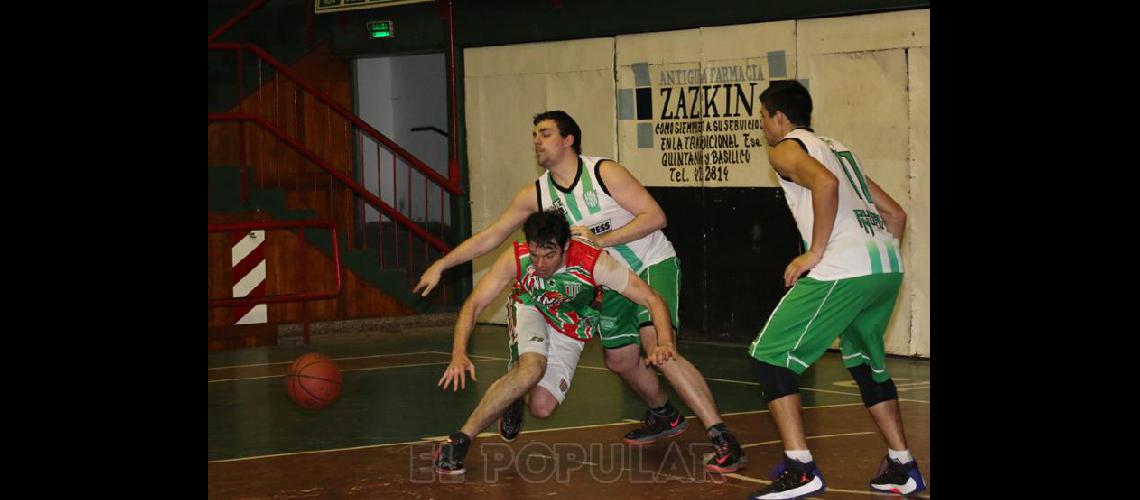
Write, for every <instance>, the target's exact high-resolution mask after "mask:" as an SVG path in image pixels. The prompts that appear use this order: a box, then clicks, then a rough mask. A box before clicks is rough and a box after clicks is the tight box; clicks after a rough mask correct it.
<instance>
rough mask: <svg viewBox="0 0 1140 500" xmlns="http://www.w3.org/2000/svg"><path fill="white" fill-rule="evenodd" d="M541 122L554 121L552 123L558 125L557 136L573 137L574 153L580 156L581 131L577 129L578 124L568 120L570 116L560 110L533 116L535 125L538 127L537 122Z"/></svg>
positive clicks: (570, 119)
mask: <svg viewBox="0 0 1140 500" xmlns="http://www.w3.org/2000/svg"><path fill="white" fill-rule="evenodd" d="M542 120H554V123H555V124H557V125H558V135H560V136H562V137H566V136H568V135H572V136H574V144H573V147H574V151H575V152H577V153H578V154H582V129H581V128H580V127H578V122H576V121H574V119H573V118H570V115H568V114H566V112H565V111H562V110H555V111H543V112H542V113H539V114H537V115H534V124H535V125H538V122H540V121H542Z"/></svg>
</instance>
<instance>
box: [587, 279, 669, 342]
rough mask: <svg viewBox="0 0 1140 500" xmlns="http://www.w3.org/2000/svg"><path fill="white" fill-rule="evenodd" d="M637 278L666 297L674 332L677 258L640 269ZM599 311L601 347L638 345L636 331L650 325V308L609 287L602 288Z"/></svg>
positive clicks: (651, 323) (638, 339)
mask: <svg viewBox="0 0 1140 500" xmlns="http://www.w3.org/2000/svg"><path fill="white" fill-rule="evenodd" d="M638 277H640V278H641V279H642V280H643V281H645V282H646V283H648V284H649V287H650V288H653V289H654V290H657V293H658V294H660V295H661V298H663V299H665V305H666V307H668V308H669V315H670V316H671V318H670V319H672V323H673V330H674V331H677V330H678V329H679V327H680V326H681V321H680V320H679V319H678V317H677V305H678V303H679V302H680V296H679V295H678V291H679V290H680V288H681V263H680V261H679V260H677V257H669V258H668V259H665V260H663V261H661V262H658V263H656V264H653V265H651V266H649V267H646V268H645V269H642V270H641V273H640V274H638ZM601 312H602V315H601V333H600V335H601V337H602V346H603V347H605V348H606V349H616V348H618V347H624V346H627V345H629V344H639V345H640V344H641V336H640V335H639V334H638V331H639V330H640V329H641V327H643V326H653V322H652V321H651V320H650V318H649V308H646V307H642V306H639V305H637V304H635V303H634V302H633V301H631V300H629V299H627V298H625V296H624V295H622V294H620V293H617V292H615V291H613V290H610V289H609V288H603V289H602V311H601Z"/></svg>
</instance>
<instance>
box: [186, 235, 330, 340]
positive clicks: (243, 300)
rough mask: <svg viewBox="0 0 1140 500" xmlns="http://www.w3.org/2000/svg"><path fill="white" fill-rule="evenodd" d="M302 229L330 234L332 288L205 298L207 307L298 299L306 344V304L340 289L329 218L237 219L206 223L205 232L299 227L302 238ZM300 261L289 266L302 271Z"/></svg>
mask: <svg viewBox="0 0 1140 500" xmlns="http://www.w3.org/2000/svg"><path fill="white" fill-rule="evenodd" d="M305 228H324V229H328V230H329V231H330V235H331V236H332V251H333V257H332V259H333V266H334V273H335V276H336V285H335V287H334V288H333V289H332V290H330V291H326V292H306V293H300V292H294V293H279V294H274V295H264V296H253V297H231V298H207V307H208V308H215V307H241V306H249V305H256V304H281V303H286V302H301V322H302V323H303V324H304V339H305V343H306V344H308V343H309V315H308V308H307V306H308V303H309V302H310V301H314V300H326V299H333V298H336V297H338V296H340V292H341V290H342V288H343V284H342V282H341V276H342V275H343V274H344V273H343V271H342V269H341V262H340V244H339V243H338V241H337V232H336V227H335V226H334V225H333V223H332V222H330V221H322V220H307V221H265V222H237V223H228V224H208V225H207V230H206V234H210V233H221V232H225V233H230V232H244V231H255V230H262V229H264V230H283V229H300V230H301V234H300V237H301V239H302V241H303V240H304V236H305V232H304V231H305ZM305 267H306V266H305V265H304V261H302V262H301V264H300V265H296V266H289V268H290V269H298V270H300V271H301V272H304V269H305Z"/></svg>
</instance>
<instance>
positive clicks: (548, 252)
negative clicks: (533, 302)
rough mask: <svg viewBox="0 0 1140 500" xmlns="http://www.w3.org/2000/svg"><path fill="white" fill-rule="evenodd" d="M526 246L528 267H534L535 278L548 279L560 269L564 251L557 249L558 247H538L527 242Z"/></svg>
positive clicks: (533, 243) (564, 254)
mask: <svg viewBox="0 0 1140 500" xmlns="http://www.w3.org/2000/svg"><path fill="white" fill-rule="evenodd" d="M526 246H527V248H529V249H530V265H532V266H534V274H535V276H538V277H539V278H543V279H545V278H549V277H550V276H552V275H553V274H554V271H557V270H558V268H560V267H562V261H563V260H564V257H565V256H566V249H564V248H559V247H558V245H542V246H540V245H539V244H538V243H535V242H533V241H528V242H527V243H526Z"/></svg>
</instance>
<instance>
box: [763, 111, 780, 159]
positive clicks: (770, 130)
mask: <svg viewBox="0 0 1140 500" xmlns="http://www.w3.org/2000/svg"><path fill="white" fill-rule="evenodd" d="M760 128H763V129H764V140H765V141H767V142H768V146H769V147H773V148H774V147H776V144H777V143H779V142H780V137H779V136H777V135H776V117H774V116H772V115H770V114H768V108H765V107H764V103H760Z"/></svg>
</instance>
